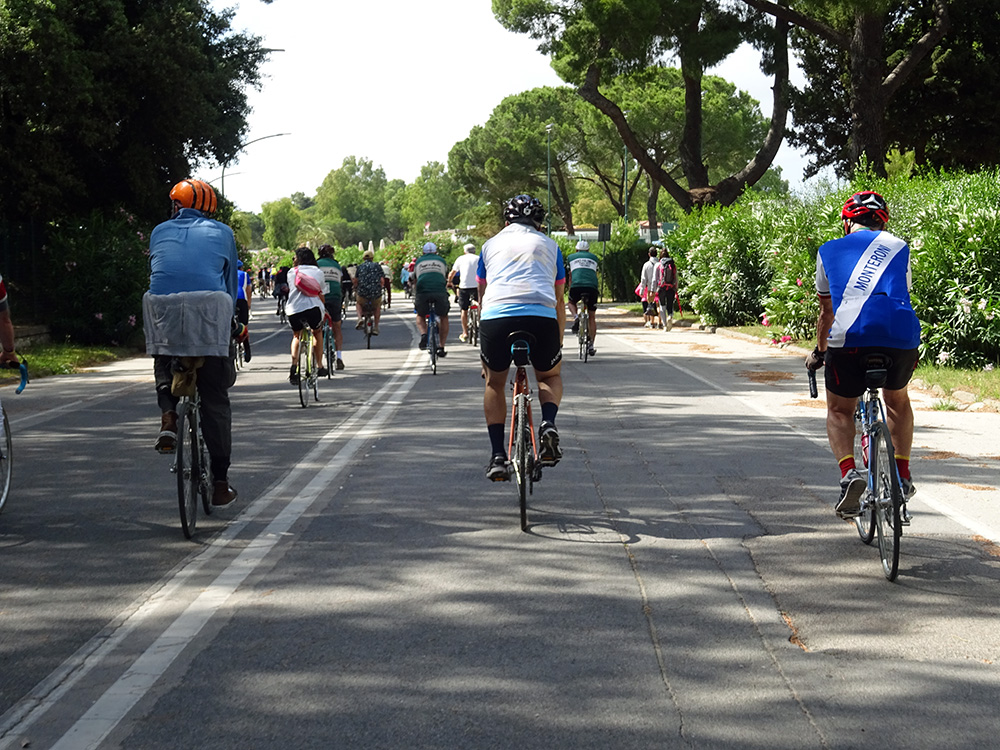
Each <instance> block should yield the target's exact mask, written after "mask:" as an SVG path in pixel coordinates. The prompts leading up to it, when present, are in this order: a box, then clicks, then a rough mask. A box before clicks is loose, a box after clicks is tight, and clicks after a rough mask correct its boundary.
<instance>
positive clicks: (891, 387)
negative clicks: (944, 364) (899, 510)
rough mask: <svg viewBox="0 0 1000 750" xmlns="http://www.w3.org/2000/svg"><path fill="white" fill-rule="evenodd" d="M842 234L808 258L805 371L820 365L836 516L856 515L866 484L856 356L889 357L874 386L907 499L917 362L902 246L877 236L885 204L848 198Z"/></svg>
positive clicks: (860, 196)
mask: <svg viewBox="0 0 1000 750" xmlns="http://www.w3.org/2000/svg"><path fill="white" fill-rule="evenodd" d="M841 218H842V219H843V223H844V237H841V238H839V239H835V240H831V241H829V242H826V243H824V244H823V245H822V246H821V247H820V249H819V253H818V255H817V256H816V291H817V293H818V294H819V303H820V314H819V320H818V321H817V324H816V336H817V343H816V348H815V349H814V350H813V351H812V353H811V354H810V355H809V356H808V357H807V358H806V367H808V368H809V369H810V370H818V369H819V368H820V367H823V366H824V365H825V366H826V402H827V414H826V433H827V437H828V438H829V440H830V448H831V449H832V450H833V454H834V457H836V459H837V461H838V463H839V464H840V473H841V480H840V499H839V500H838V502H837V506H836V511H837V515H839V516H840V517H841V518H852V517H854V516H856V515H857V514H858V512H859V511H860V510H861V502H860V499H861V495H862V494H864V491H865V487H866V486H867V482H866V481H865V478H864V476H863V475H862V474H861V472H860V471H858V469H857V467H856V466H855V461H854V432H855V427H854V409H855V406H856V404H857V401H858V397H859V396H861V395H862V394H863V393H864V391H865V373H864V371H863V370H862V368H861V359H862V357H864V356H865V355H866V354H869V353H872V352H879V353H884V354H886V355H888V356H889V358H890V360H891V366H890V367H889V368H888V377H887V379H886V384H885V387H884V388H883V389H882V397H883V400H884V401H885V407H886V418H887V422H888V424H889V434H890V436H891V437H892V445H893V448H894V450H895V458H896V466H897V468H898V470H899V477H900V480H901V483H902V486H903V493H904V494H905V495H906V497H907V499H909V498H910V497H912V496H913V494H914V493H915V492H916V488H915V487H914V485H913V480H912V479H911V477H910V449H911V447H912V445H913V409H912V407H911V406H910V396H909V394H908V393H907V391H906V386H907V383H908V382H909V380H910V377H911V376H912V375H913V368H914V367H915V366H916V364H917V358H918V347H919V345H920V321H918V320H917V316H916V314H915V313H914V312H913V307H912V306H911V304H910V293H909V288H910V249H909V247H907V245H906V242H905V241H903V240H901V239H900V238H898V237H894V236H893V235H891V234H889V233H888V232H886V231H885V225H886V222H887V221H888V220H889V207H888V206H887V205H886V202H885V199H884V198H883V197H882V196H881V195H879V194H878V193H874V192H872V191H870V190H866V191H863V192H860V193H855V194H854V195H852V196H851V197H850V198H849V199H848V200H847V203H845V204H844V208H843V210H842V211H841Z"/></svg>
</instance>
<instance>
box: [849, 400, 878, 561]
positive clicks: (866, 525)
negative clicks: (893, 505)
mask: <svg viewBox="0 0 1000 750" xmlns="http://www.w3.org/2000/svg"><path fill="white" fill-rule="evenodd" d="M862 434H864V426H863V425H862V424H861V405H860V404H859V405H858V408H857V410H856V411H855V412H854V463H855V464H856V465H857V466H858V467H862V466H864V467H865V468H866V469H867V463H866V461H867V457H866V456H864V451H863V449H862V446H861V436H862ZM854 528H856V529H857V531H858V536H859V537H860V538H861V541H862V542H864V543H865V544H871V543H872V540H873V539H874V538H875V514H874V512H873V511H872V499H871V497H870V496H869V493H867V492H866V493H865V495H864V497H862V498H861V512H860V513H859V514H858V515H856V516H855V517H854Z"/></svg>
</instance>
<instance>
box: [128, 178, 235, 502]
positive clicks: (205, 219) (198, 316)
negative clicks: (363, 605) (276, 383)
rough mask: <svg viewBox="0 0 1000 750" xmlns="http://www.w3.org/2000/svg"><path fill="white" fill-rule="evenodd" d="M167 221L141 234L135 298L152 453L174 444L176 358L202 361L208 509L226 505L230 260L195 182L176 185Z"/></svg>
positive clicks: (209, 202) (206, 190) (208, 195)
mask: <svg viewBox="0 0 1000 750" xmlns="http://www.w3.org/2000/svg"><path fill="white" fill-rule="evenodd" d="M170 201H171V208H172V216H171V218H170V219H169V220H167V221H165V222H163V223H162V224H159V225H157V226H156V227H155V228H154V229H153V232H152V234H151V235H150V237H149V269H150V275H149V291H148V292H147V293H146V294H145V295H144V296H143V317H144V325H145V330H146V350H147V351H148V352H149V353H150V354H151V355H153V376H154V380H155V383H156V400H157V403H158V404H159V406H160V411H161V412H162V416H161V419H160V434H159V435H158V436H157V438H156V445H155V448H156V450H157V451H159V452H160V453H171V452H173V451H174V450H175V449H176V447H177V402H178V398H177V396H174V395H173V393H172V392H171V384H172V381H173V373H172V364H173V360H174V359H175V358H177V357H204V364H203V365H202V366H201V367H200V368H199V369H198V376H197V388H198V393H199V395H200V396H201V420H202V421H201V425H202V433H203V434H204V437H205V445H206V446H207V447H208V453H209V456H210V459H211V461H210V462H211V468H212V476H213V477H214V478H215V486H214V487H213V493H212V504H213V505H215V506H217V507H222V506H226V505H229V504H230V503H232V502H233V501H234V500H236V495H237V493H236V490H235V489H234V488H233V487H232V486H231V485H230V484H229V479H228V476H229V464H230V455H231V453H232V408H231V407H230V403H229V387H230V386H231V385H232V384H233V383H234V382H235V380H236V369H235V367H234V366H233V361H232V359H231V357H230V356H229V342H230V337H231V333H232V332H233V331H234V330H235V328H236V323H235V321H234V316H233V313H234V311H235V309H236V291H237V290H236V285H237V280H236V279H237V273H236V272H237V257H236V239H235V237H234V236H233V230H232V229H230V228H229V227H227V226H226V225H225V224H223V223H222V222H219V221H215V220H214V219H211V218H209V216H208V215H209V214H212V213H215V210H216V206H217V205H218V203H217V200H216V196H215V191H214V190H212V187H211V185H209V184H208V183H206V182H203V181H202V180H182V181H181V182H178V183H177V184H176V185H174V187H173V188H172V189H171V191H170Z"/></svg>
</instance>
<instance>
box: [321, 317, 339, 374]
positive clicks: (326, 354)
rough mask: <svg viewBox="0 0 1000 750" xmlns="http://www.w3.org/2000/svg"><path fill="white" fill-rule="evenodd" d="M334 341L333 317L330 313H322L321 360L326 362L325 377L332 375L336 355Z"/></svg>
mask: <svg viewBox="0 0 1000 750" xmlns="http://www.w3.org/2000/svg"><path fill="white" fill-rule="evenodd" d="M335 354H336V342H335V341H334V337H333V318H331V317H330V313H325V314H324V315H323V361H324V362H326V379H327V380H329V379H330V378H332V377H333V371H334V369H335V368H334V361H335V360H336V357H335V356H334V355H335Z"/></svg>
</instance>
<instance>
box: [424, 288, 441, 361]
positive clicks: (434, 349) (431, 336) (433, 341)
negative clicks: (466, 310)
mask: <svg viewBox="0 0 1000 750" xmlns="http://www.w3.org/2000/svg"><path fill="white" fill-rule="evenodd" d="M426 320H427V353H428V354H429V355H430V358H431V374H432V375H437V371H438V347H439V346H440V345H441V343H440V342H441V338H440V330H439V329H438V316H437V309H436V308H435V307H434V301H433V300H431V301H430V309H429V310H428V311H427V318H426Z"/></svg>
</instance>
